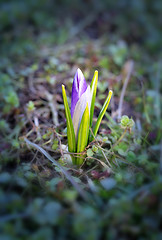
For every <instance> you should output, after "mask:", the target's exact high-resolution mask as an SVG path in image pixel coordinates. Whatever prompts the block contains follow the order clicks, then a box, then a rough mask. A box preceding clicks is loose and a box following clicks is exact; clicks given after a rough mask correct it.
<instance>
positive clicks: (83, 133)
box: [77, 103, 90, 164]
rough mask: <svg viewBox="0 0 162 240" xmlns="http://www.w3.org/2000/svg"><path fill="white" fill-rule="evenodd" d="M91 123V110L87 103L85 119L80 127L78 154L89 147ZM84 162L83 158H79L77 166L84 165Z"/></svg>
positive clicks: (83, 118)
mask: <svg viewBox="0 0 162 240" xmlns="http://www.w3.org/2000/svg"><path fill="white" fill-rule="evenodd" d="M89 123H90V118H89V109H88V103H87V106H86V108H85V111H84V113H83V117H82V120H81V123H80V127H79V133H78V143H77V153H81V152H83V151H84V149H85V147H87V143H88V137H89ZM83 160H84V158H83V156H82V158H77V164H82V163H83Z"/></svg>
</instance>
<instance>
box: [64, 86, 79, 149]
mask: <svg viewBox="0 0 162 240" xmlns="http://www.w3.org/2000/svg"><path fill="white" fill-rule="evenodd" d="M62 96H63V100H64V107H65V115H66V121H67V137H68V150H69V152H76V142H75V134H74V127H73V122H72V119H71V114H70V109H69V105H68V102H67V97H66V91H65V86H64V85H62Z"/></svg>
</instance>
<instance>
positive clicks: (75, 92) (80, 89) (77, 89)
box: [71, 68, 87, 117]
mask: <svg viewBox="0 0 162 240" xmlns="http://www.w3.org/2000/svg"><path fill="white" fill-rule="evenodd" d="M86 89H87V83H86V80H85V78H84V75H83V73H82V71H81V70H80V69H79V68H78V70H77V72H76V74H75V77H74V80H73V86H72V96H71V117H73V113H74V109H75V106H76V104H77V102H78V100H79V98H80V97H81V96H82V94H83V93H84V92H85V91H86Z"/></svg>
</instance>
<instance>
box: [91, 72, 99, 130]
mask: <svg viewBox="0 0 162 240" xmlns="http://www.w3.org/2000/svg"><path fill="white" fill-rule="evenodd" d="M97 82H98V71H97V70H96V71H95V72H94V75H93V78H92V82H91V85H90V88H91V93H92V101H91V109H90V127H92V120H93V113H94V105H95V98H96V91H97Z"/></svg>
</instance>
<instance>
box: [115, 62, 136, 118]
mask: <svg viewBox="0 0 162 240" xmlns="http://www.w3.org/2000/svg"><path fill="white" fill-rule="evenodd" d="M133 68H134V62H133V61H132V60H130V61H129V70H128V73H127V76H126V78H125V81H124V85H123V88H122V92H121V95H120V100H119V108H118V119H121V116H122V108H123V100H124V95H125V91H126V88H127V85H128V82H129V80H130V77H131V74H132V72H133Z"/></svg>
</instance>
